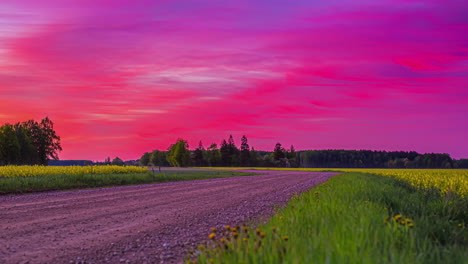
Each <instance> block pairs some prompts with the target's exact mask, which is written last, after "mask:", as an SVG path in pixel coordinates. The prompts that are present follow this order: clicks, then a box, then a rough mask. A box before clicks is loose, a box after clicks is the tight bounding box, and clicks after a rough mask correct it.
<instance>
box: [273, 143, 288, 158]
mask: <svg viewBox="0 0 468 264" xmlns="http://www.w3.org/2000/svg"><path fill="white" fill-rule="evenodd" d="M284 152H285V151H284V148H283V147H282V146H281V143H279V142H278V143H276V146H275V149H274V150H273V159H274V160H275V161H278V160H280V159H283V158H285V156H286V155H285V153H284Z"/></svg>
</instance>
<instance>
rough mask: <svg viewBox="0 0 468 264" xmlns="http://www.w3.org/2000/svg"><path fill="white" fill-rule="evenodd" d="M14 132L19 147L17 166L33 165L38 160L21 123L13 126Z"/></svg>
mask: <svg viewBox="0 0 468 264" xmlns="http://www.w3.org/2000/svg"><path fill="white" fill-rule="evenodd" d="M14 130H15V133H16V137H17V138H18V143H19V145H20V159H19V162H18V164H30V165H32V164H35V163H36V161H37V160H38V155H37V152H36V149H35V147H34V145H33V143H32V140H31V137H30V135H29V134H30V133H29V131H28V130H27V129H26V128H25V127H24V126H23V125H22V124H21V123H17V124H15V125H14Z"/></svg>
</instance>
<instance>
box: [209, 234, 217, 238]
mask: <svg viewBox="0 0 468 264" xmlns="http://www.w3.org/2000/svg"><path fill="white" fill-rule="evenodd" d="M215 237H216V234H215V233H211V234H210V235H209V236H208V238H209V239H214V238H215Z"/></svg>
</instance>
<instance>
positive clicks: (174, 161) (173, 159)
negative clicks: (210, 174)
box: [167, 138, 190, 167]
mask: <svg viewBox="0 0 468 264" xmlns="http://www.w3.org/2000/svg"><path fill="white" fill-rule="evenodd" d="M188 148H189V146H188V143H187V141H186V140H183V139H180V138H179V139H178V140H177V142H176V143H175V144H173V145H171V146H170V147H169V151H168V153H167V161H168V162H169V163H170V164H171V165H172V166H174V167H185V166H188V165H189V162H190V151H189V150H188Z"/></svg>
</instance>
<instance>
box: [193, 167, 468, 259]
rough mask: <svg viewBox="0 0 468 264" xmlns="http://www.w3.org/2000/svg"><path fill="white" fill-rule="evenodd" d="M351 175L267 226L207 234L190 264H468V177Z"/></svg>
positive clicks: (447, 173)
mask: <svg viewBox="0 0 468 264" xmlns="http://www.w3.org/2000/svg"><path fill="white" fill-rule="evenodd" d="M262 169H273V168H262ZM273 170H275V169H273ZM279 170H280V171H288V170H297V169H279ZM317 170H318V171H320V170H324V169H300V171H317ZM326 170H330V169H326ZM336 171H343V170H342V169H336ZM346 171H348V172H346V173H343V174H341V175H338V176H334V177H333V178H332V179H330V180H329V181H328V182H326V183H324V184H321V185H319V186H317V187H314V188H313V189H312V190H310V191H309V192H307V193H304V194H303V195H300V196H295V197H294V198H293V199H292V201H291V202H290V203H289V204H288V206H287V207H286V208H283V209H280V210H279V212H278V214H276V215H275V216H274V217H273V218H272V219H271V220H270V221H269V222H268V223H266V224H262V225H258V226H255V227H254V226H245V227H243V226H240V227H234V229H233V227H232V226H231V227H229V228H228V229H219V230H212V231H209V233H208V232H207V235H208V234H209V237H208V242H207V244H203V245H201V247H200V248H201V249H200V250H198V251H196V252H195V253H194V254H193V255H192V258H188V260H187V263H190V262H191V261H192V260H196V261H197V262H198V263H468V229H467V228H466V224H467V223H468V199H467V197H466V188H467V185H466V184H464V182H465V181H466V178H467V177H468V174H467V170H360V169H352V170H346ZM451 172H453V175H452V174H451ZM445 181H449V183H448V184H447V182H445ZM437 187H439V188H440V189H438V188H437ZM447 187H448V188H447ZM197 254H201V255H198V256H196V255H197Z"/></svg>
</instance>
